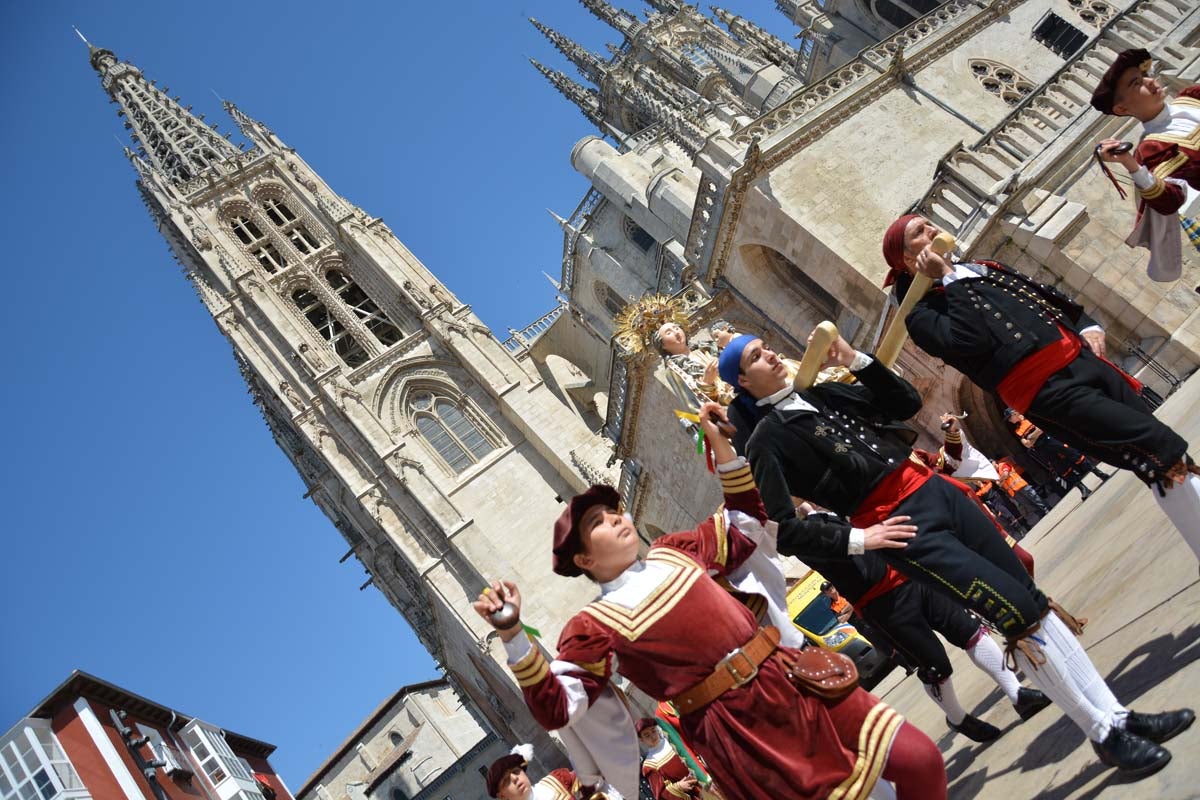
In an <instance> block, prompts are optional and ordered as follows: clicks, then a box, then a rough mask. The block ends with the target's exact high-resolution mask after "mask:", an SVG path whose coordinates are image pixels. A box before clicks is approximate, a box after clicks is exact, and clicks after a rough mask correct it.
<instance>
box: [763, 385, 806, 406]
mask: <svg viewBox="0 0 1200 800" xmlns="http://www.w3.org/2000/svg"><path fill="white" fill-rule="evenodd" d="M795 393H796V392H795V390H794V389H793V388H792V387H791V386H784V387H783V388H782V389H780V390H779V391H778V392H775V394H769V395H767V396H766V397H764V398H763V399H761V400H759V401H758V402H757V403H755V405H756V406H773V405H775V404H776V403H778V402H779V401H781V400H783V399H784V398H785V397H787V396H788V395H790V394H795Z"/></svg>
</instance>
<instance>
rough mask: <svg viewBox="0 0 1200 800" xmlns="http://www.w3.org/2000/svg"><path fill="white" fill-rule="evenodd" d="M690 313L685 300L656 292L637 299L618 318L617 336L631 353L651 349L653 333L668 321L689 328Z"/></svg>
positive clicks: (685, 328)
mask: <svg viewBox="0 0 1200 800" xmlns="http://www.w3.org/2000/svg"><path fill="white" fill-rule="evenodd" d="M687 321H688V317H687V313H686V312H685V311H684V310H683V301H682V300H677V299H675V298H673V297H669V296H668V295H665V294H653V295H649V296H647V297H643V298H642V299H640V300H634V301H633V302H632V303H630V304H629V305H627V306H625V308H623V309H621V313H620V314H618V315H617V318H616V337H617V341H618V342H620V343H621V346H622V347H624V348H625V349H626V350H628V351H630V352H631V353H634V354H635V355H636V354H639V353H643V352H645V351H647V350H652V349H653V347H654V346H653V345H652V344H651V338H650V337H651V336H653V335H654V332H655V331H657V330H658V329H659V328H661V327H662V326H663V325H664V324H666V323H668V322H674V323H675V324H676V325H679V326H680V327H681V328H683V329H684V330H685V331H686V330H687Z"/></svg>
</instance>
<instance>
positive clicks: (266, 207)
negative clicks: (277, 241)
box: [262, 197, 296, 225]
mask: <svg viewBox="0 0 1200 800" xmlns="http://www.w3.org/2000/svg"><path fill="white" fill-rule="evenodd" d="M262 207H263V211H266V212H267V216H268V217H270V219H271V222H273V223H275V224H276V225H287V224H288V223H289V222H295V221H296V215H295V214H294V213H293V212H292V210H291V209H290V208H288V207H287V204H286V203H284V202H283V201H282V200H276V199H275V198H274V197H268V198H267V199H266V200H264V201H263V204H262Z"/></svg>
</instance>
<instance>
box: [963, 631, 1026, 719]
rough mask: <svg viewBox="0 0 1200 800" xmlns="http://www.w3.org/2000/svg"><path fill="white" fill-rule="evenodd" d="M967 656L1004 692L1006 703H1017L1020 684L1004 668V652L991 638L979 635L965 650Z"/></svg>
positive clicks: (1010, 672) (1013, 675)
mask: <svg viewBox="0 0 1200 800" xmlns="http://www.w3.org/2000/svg"><path fill="white" fill-rule="evenodd" d="M967 656H968V657H969V658H970V659H971V661H972V663H974V664H975V666H977V667H979V668H980V669H981V670H983V671H984V672H986V673H987V675H988V677H989V678H991V679H992V680H994V681H995V682H996V685H997V686H999V687H1000V689H1001V690H1002V691H1003V692H1004V696H1005V697H1007V698H1008V702H1010V703H1016V702H1017V697H1018V695H1017V693H1018V692H1019V691H1020V689H1021V684H1020V682H1019V681H1017V676H1016V674H1015V673H1014V672H1013V671H1012V670H1011V669H1009V668H1008V667H1006V666H1004V651H1003V650H1001V649H1000V645H998V644H996V642H995V640H994V639H992V637H990V636H988V635H987V634H986V633H982V634H980V636H979V639H978V640H977V641H976V642H975V644H973V645H971V646H970V647H968V648H967Z"/></svg>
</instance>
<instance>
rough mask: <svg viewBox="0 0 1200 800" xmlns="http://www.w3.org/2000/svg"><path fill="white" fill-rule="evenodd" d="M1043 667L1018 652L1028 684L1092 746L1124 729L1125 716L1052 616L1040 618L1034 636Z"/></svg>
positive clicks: (1081, 651)
mask: <svg viewBox="0 0 1200 800" xmlns="http://www.w3.org/2000/svg"><path fill="white" fill-rule="evenodd" d="M1033 638H1034V639H1035V641H1036V642H1037V643H1038V644H1040V645H1041V648H1042V653H1043V656H1044V657H1045V659H1046V662H1045V663H1044V664H1038V665H1036V666H1035V665H1034V664H1033V663H1031V662H1030V660H1029V658H1028V657H1027V656H1026V655H1025V654H1024V653H1022V652H1021V651H1020V650H1018V651H1016V654H1015V656H1016V659H1017V665H1018V666H1020V667H1021V669H1022V670H1023V671H1024V672H1025V676H1026V677H1027V678H1029V682H1030V683H1032V684H1034V685H1035V686H1036V687H1037V688H1039V689H1041V690H1042V691H1043V692H1045V693H1046V696H1047V697H1049V698H1050V699H1051V700H1053V701H1054V703H1055V704H1056V705H1058V706H1059V707H1060V708H1061V709H1062V710H1063V713H1064V714H1066V715H1067V716H1068V717H1070V718H1071V721H1072V722H1074V723H1075V724H1076V725H1078V726H1079V727H1080V729H1081V730H1083V732H1084V733H1085V734H1087V737H1088V738H1089V739H1091V740H1092V741H1093V742H1102V741H1104V739H1105V737H1107V736H1108V733H1109V731H1110V730H1112V728H1113V727H1118V728H1121V727H1124V725H1125V716H1126V715H1127V714H1128V713H1129V712H1128V711H1127V710H1126V709H1125V707H1124V706H1122V705H1121V704H1120V703H1118V702H1117V699H1116V697H1114V696H1113V693H1112V692H1111V691H1110V690H1109V688H1108V685H1107V684H1106V683H1105V682H1104V678H1102V677H1101V676H1100V673H1098V672H1097V671H1096V668H1095V666H1094V665H1093V664H1092V660H1091V658H1089V657H1088V654H1087V652H1085V651H1084V649H1083V648H1082V647H1080V646H1079V642H1078V640H1077V639H1076V638H1075V635H1074V634H1072V633H1071V631H1070V630H1068V629H1067V626H1066V625H1064V624H1063V623H1062V620H1060V619H1059V618H1058V616H1057V615H1056V614H1054V612H1050V613H1049V614H1047V615H1046V616H1045V617H1043V618H1042V626H1041V628H1039V629H1038V631H1037V633H1035V634H1034V637H1033Z"/></svg>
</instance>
